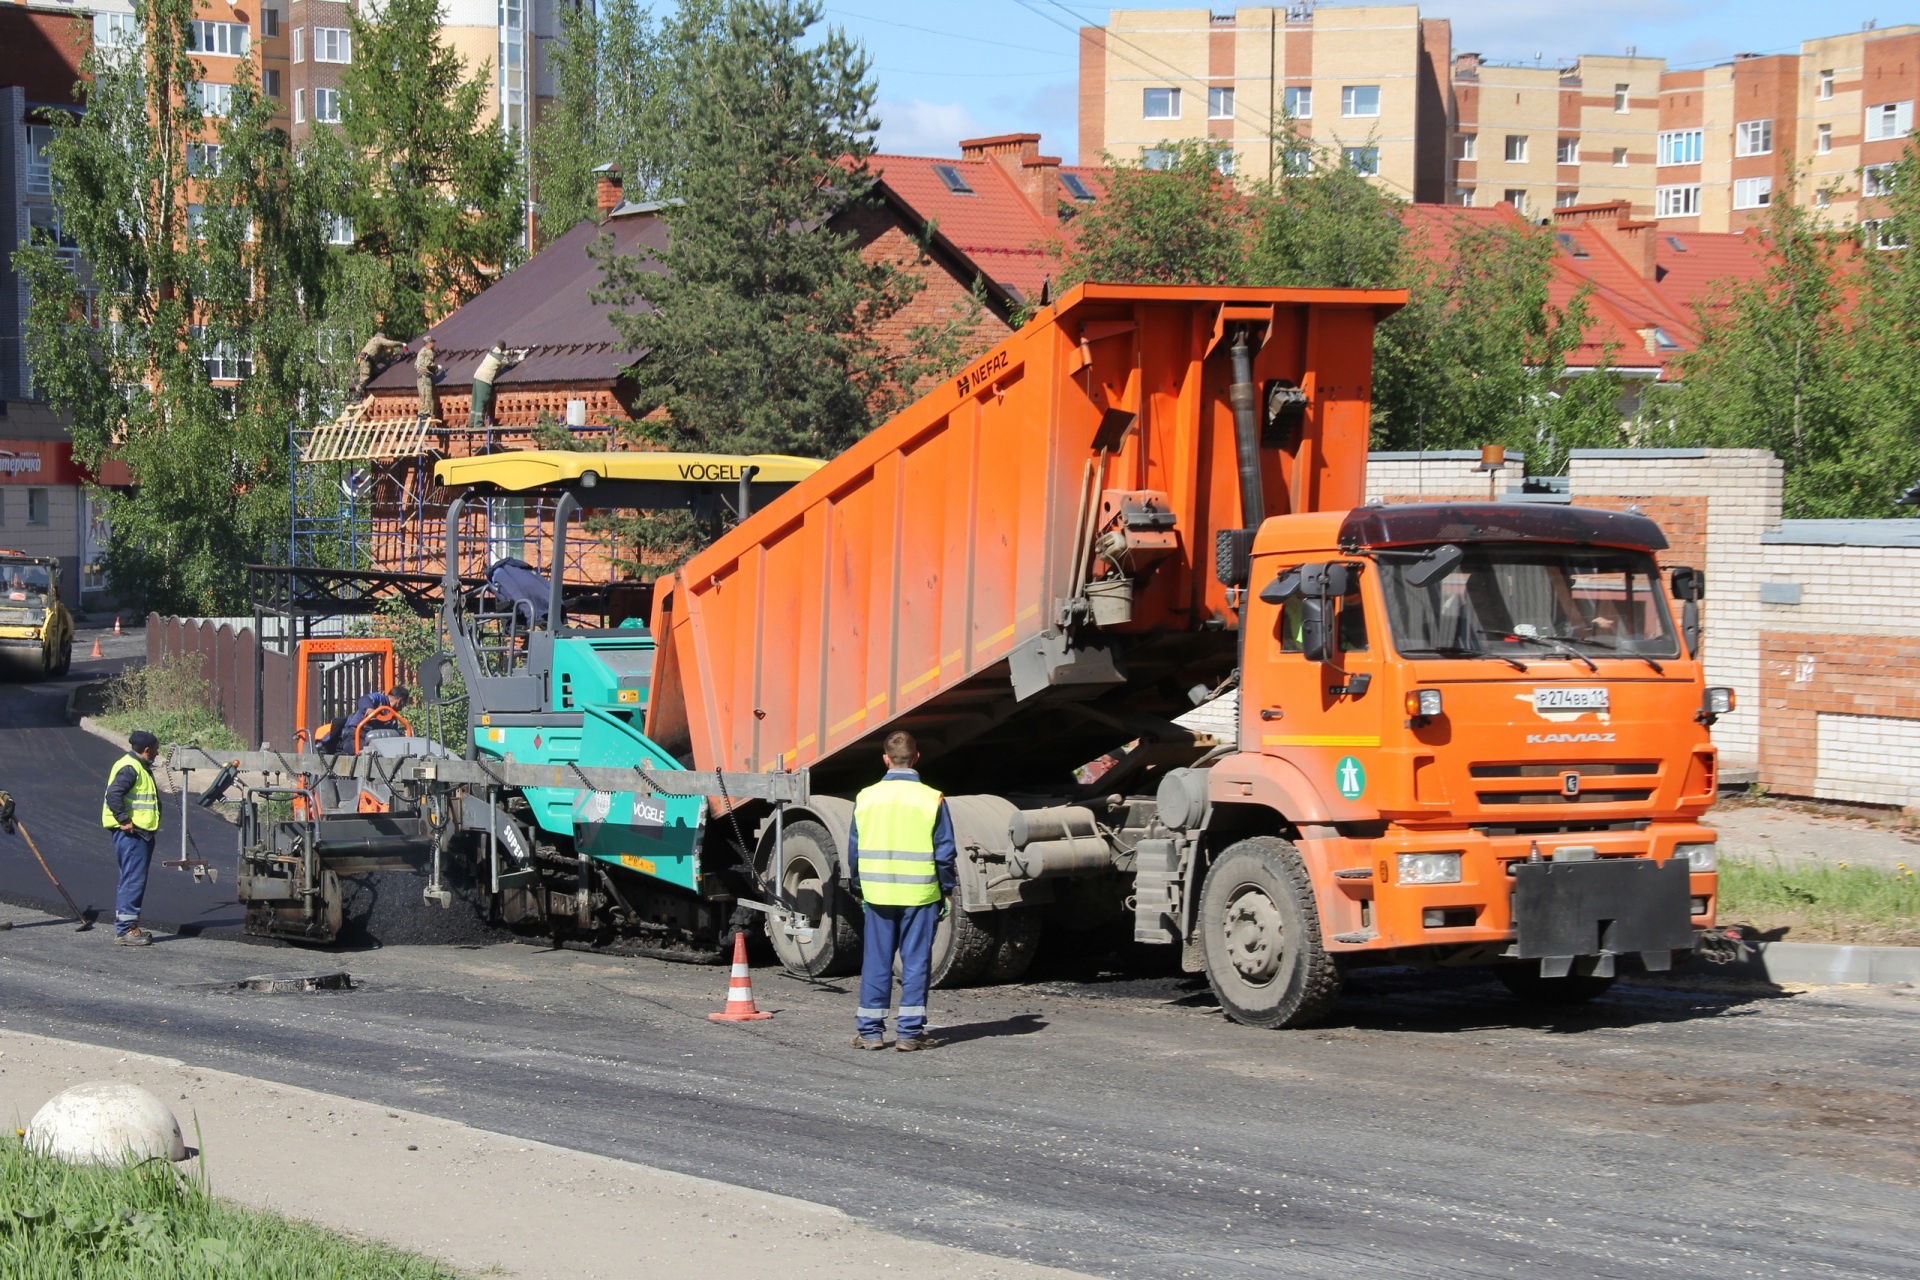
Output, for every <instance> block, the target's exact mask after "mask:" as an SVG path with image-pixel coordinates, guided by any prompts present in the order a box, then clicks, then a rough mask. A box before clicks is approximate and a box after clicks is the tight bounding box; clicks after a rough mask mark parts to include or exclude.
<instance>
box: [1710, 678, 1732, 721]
mask: <svg viewBox="0 0 1920 1280" xmlns="http://www.w3.org/2000/svg"><path fill="white" fill-rule="evenodd" d="M1732 710H1733V690H1731V689H1729V688H1727V687H1726V686H1725V685H1714V686H1712V687H1710V688H1709V689H1708V690H1707V714H1708V715H1710V716H1724V715H1726V714H1727V713H1728V712H1730V711H1732Z"/></svg>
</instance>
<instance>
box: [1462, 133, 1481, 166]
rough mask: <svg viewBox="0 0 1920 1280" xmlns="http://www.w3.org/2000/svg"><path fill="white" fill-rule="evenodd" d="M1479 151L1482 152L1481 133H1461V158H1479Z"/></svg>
mask: <svg viewBox="0 0 1920 1280" xmlns="http://www.w3.org/2000/svg"><path fill="white" fill-rule="evenodd" d="M1479 153H1480V135H1479V134H1477V133H1463V134H1461V135H1460V158H1461V159H1462V160H1475V159H1478V158H1479Z"/></svg>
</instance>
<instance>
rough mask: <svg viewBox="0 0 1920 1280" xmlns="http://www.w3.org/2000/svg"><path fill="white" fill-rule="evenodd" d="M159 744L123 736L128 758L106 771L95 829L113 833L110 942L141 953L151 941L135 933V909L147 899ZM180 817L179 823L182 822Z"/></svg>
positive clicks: (139, 734)
mask: <svg viewBox="0 0 1920 1280" xmlns="http://www.w3.org/2000/svg"><path fill="white" fill-rule="evenodd" d="M159 754H160V739H158V738H156V737H154V736H153V735H152V734H151V733H148V732H147V731H146V730H145V729H135V730H134V731H133V732H132V733H130V734H128V735H127V753H126V754H125V755H123V756H121V757H120V758H119V759H118V760H115V761H114V762H113V768H111V769H109V770H108V771H107V797H106V800H105V801H104V802H103V803H102V804H101V806H100V825H101V826H103V827H105V828H106V829H107V830H109V831H111V832H113V856H114V857H115V858H116V859H118V860H119V863H120V884H119V886H118V888H117V889H116V890H115V891H114V896H113V940H114V941H115V942H117V943H119V944H120V945H121V946H123V947H144V946H148V945H150V944H151V943H152V942H153V935H152V934H150V933H148V932H147V931H146V930H144V929H142V928H141V927H140V904H141V903H142V902H143V901H145V900H146V896H147V868H148V867H149V866H151V865H152V863H153V841H154V837H155V836H156V835H158V834H159V831H160V788H159V787H157V786H155V785H154V782H153V762H154V758H155V757H157V756H158V755H159ZM184 820H185V819H184V817H183V818H182V821H184Z"/></svg>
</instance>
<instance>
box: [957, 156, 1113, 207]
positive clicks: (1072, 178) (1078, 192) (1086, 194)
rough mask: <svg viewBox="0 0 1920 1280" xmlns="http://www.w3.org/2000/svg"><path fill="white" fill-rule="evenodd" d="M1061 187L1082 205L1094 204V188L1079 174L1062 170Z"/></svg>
mask: <svg viewBox="0 0 1920 1280" xmlns="http://www.w3.org/2000/svg"><path fill="white" fill-rule="evenodd" d="M942 167H943V168H951V167H952V166H951V165H944V166H942ZM954 176H955V177H956V178H957V177H959V176H960V175H959V174H957V173H956V174H955V175H954ZM1060 185H1061V186H1063V187H1065V188H1066V189H1067V194H1068V195H1070V196H1072V197H1073V198H1074V199H1075V200H1078V201H1079V202H1080V203H1082V204H1091V203H1092V202H1093V188H1092V187H1089V186H1088V185H1087V184H1086V182H1085V180H1083V179H1082V178H1081V177H1080V175H1079V174H1077V173H1068V172H1067V171H1066V170H1065V169H1062V170H1061V171H1060Z"/></svg>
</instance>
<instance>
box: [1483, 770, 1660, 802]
mask: <svg viewBox="0 0 1920 1280" xmlns="http://www.w3.org/2000/svg"><path fill="white" fill-rule="evenodd" d="M1468 772H1469V773H1470V774H1471V776H1472V777H1473V778H1474V779H1475V780H1476V781H1485V782H1497V781H1503V780H1506V779H1513V780H1515V781H1516V782H1520V783H1521V784H1522V786H1523V787H1524V789H1521V788H1519V787H1516V788H1515V789H1514V790H1511V791H1508V790H1504V789H1501V790H1493V789H1488V790H1485V791H1481V792H1479V793H1478V795H1479V799H1480V803H1481V804H1483V805H1516V804H1540V805H1583V804H1635V803H1640V802H1644V801H1646V800H1647V799H1649V798H1651V797H1652V795H1653V788H1654V787H1655V786H1656V785H1657V783H1658V779H1659V776H1660V762H1659V761H1658V760H1561V761H1535V760H1528V761H1525V762H1521V763H1511V764H1476V765H1472V766H1470V767H1469V769H1468ZM1570 773H1571V774H1578V775H1579V778H1580V789H1579V790H1578V791H1575V792H1574V793H1573V794H1571V795H1569V794H1567V790H1566V787H1565V786H1564V785H1563V784H1562V780H1563V779H1565V777H1566V776H1567V775H1568V774H1570ZM1536 779H1538V781H1535V780H1536ZM1542 782H1545V783H1546V784H1547V785H1546V786H1545V787H1542V786H1541V785H1540V784H1541V783H1542ZM1526 783H1532V785H1531V786H1525V784H1526Z"/></svg>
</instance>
